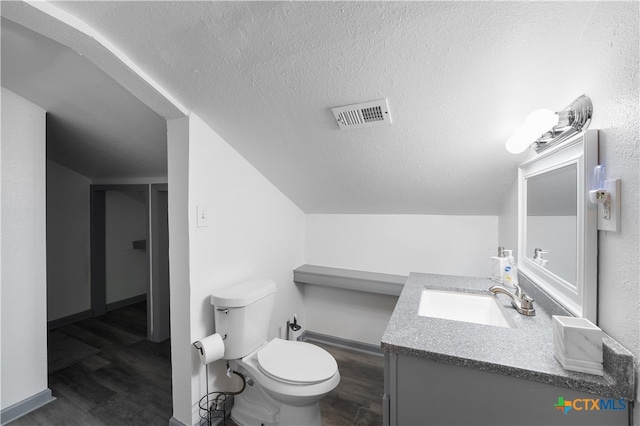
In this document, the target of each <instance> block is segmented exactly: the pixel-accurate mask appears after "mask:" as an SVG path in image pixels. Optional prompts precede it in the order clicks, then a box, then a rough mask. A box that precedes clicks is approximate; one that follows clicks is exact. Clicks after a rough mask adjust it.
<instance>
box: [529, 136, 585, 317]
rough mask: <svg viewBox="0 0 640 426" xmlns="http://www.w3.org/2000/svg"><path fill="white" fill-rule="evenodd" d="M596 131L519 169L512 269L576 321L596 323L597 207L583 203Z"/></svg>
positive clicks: (565, 144)
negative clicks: (515, 265) (515, 261)
mask: <svg viewBox="0 0 640 426" xmlns="http://www.w3.org/2000/svg"><path fill="white" fill-rule="evenodd" d="M597 163H598V131H597V130H587V131H584V132H581V133H579V134H577V135H575V136H574V137H572V138H571V139H569V140H567V141H566V142H564V143H562V144H561V145H558V146H556V147H554V148H551V149H549V150H548V151H543V152H542V153H541V154H540V155H538V156H536V157H535V158H533V159H531V160H528V161H526V162H524V163H522V164H521V165H520V168H519V172H518V267H519V270H520V272H521V273H522V274H523V275H524V276H525V277H527V278H528V279H530V280H531V281H532V282H533V283H535V284H536V285H537V286H538V287H540V288H541V289H542V290H543V291H544V292H545V293H547V294H548V295H549V296H551V297H552V298H553V299H554V300H556V301H557V302H558V303H559V304H561V305H562V306H563V307H565V309H567V310H568V311H569V312H571V313H572V314H573V315H575V316H576V317H582V318H587V319H589V320H590V321H591V322H593V323H594V324H595V323H597V298H598V286H597V279H598V277H597V253H598V248H597V245H598V230H597V225H598V224H597V205H595V204H593V203H591V202H590V201H589V195H588V193H589V190H590V189H591V186H592V180H593V170H594V167H595V166H596V165H597Z"/></svg>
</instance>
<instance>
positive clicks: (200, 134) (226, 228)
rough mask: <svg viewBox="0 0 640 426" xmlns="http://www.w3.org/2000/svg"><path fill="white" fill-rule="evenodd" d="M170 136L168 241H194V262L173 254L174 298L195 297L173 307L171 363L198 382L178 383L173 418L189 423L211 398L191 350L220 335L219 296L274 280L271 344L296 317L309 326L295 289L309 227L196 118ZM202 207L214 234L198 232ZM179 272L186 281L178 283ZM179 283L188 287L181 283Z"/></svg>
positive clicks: (221, 380) (190, 245)
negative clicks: (215, 298)
mask: <svg viewBox="0 0 640 426" xmlns="http://www.w3.org/2000/svg"><path fill="white" fill-rule="evenodd" d="M168 129H169V197H170V198H169V221H170V236H169V238H170V241H171V245H173V244H174V242H175V241H174V239H173V238H174V232H175V230H174V229H172V228H173V227H174V225H176V226H177V229H181V230H185V229H186V230H187V231H188V240H186V238H185V237H184V236H183V237H181V240H180V241H179V242H178V244H179V245H180V247H181V248H182V249H184V248H187V250H188V253H189V257H188V259H185V258H184V256H182V255H180V256H178V257H174V256H172V255H173V254H175V251H174V248H170V257H171V259H170V270H171V297H172V299H173V297H174V295H175V291H174V289H177V288H180V289H181V291H187V292H188V294H189V302H188V306H187V303H185V302H186V301H185V300H182V299H181V300H180V302H179V303H173V300H172V305H171V309H172V312H171V318H172V346H174V345H179V347H176V348H175V349H173V348H172V350H173V352H172V364H173V366H174V369H179V370H181V371H186V370H188V373H187V374H188V375H189V377H191V378H192V380H191V382H190V383H188V384H187V383H184V382H179V383H176V382H175V381H174V383H173V390H174V392H173V395H174V417H175V418H176V419H177V420H179V421H182V422H183V423H186V424H190V422H192V421H193V422H196V421H197V420H198V419H199V418H198V406H197V402H198V399H199V398H200V397H201V396H202V395H204V393H205V387H204V381H203V380H202V379H203V376H204V368H203V367H202V366H201V365H200V362H199V359H198V357H197V354H196V350H195V349H194V348H193V347H191V345H190V343H191V342H193V341H196V340H199V339H201V338H203V337H205V336H208V335H210V334H212V333H213V332H214V324H213V307H212V306H211V304H210V295H211V293H212V292H213V291H215V290H216V289H220V288H224V287H227V286H229V285H232V284H234V283H237V282H240V281H243V280H246V279H250V278H254V277H266V278H270V279H273V280H274V281H275V282H276V283H277V286H278V292H277V294H276V304H275V307H274V314H273V317H272V321H271V328H270V334H271V337H275V336H276V335H277V334H278V332H279V327H280V326H281V325H282V324H284V323H285V321H286V319H287V318H290V317H291V316H292V315H293V313H294V312H297V313H298V315H299V316H300V317H301V319H302V321H304V318H305V316H304V306H303V299H302V292H301V291H300V290H299V289H298V288H297V286H296V285H295V284H294V283H293V273H292V271H293V269H295V268H296V267H298V266H300V265H301V264H302V263H304V232H305V230H304V226H305V222H304V214H303V212H302V211H301V210H300V209H299V208H298V207H296V206H295V205H294V204H293V203H292V202H291V201H290V200H289V199H287V198H286V197H285V196H284V195H283V194H282V193H281V192H280V191H279V190H278V189H276V188H275V187H274V186H273V185H272V184H271V183H270V182H269V181H267V180H266V179H265V178H264V177H263V176H262V175H261V174H260V173H259V172H258V171H257V170H256V169H255V168H254V167H253V166H251V165H250V164H249V163H248V162H247V161H246V160H245V159H244V158H242V157H241V156H240V155H239V154H238V153H237V152H236V151H234V150H233V149H232V148H231V147H230V146H229V145H228V144H227V143H226V142H225V141H224V140H223V139H222V138H220V136H218V135H217V134H216V133H215V132H214V131H213V130H211V129H210V128H209V127H208V126H207V125H206V124H205V123H204V122H202V120H200V119H199V118H198V117H197V116H195V115H191V116H190V117H187V118H183V119H177V120H172V121H170V122H169V123H168ZM186 153H188V155H186ZM187 170H188V171H187ZM174 177H175V178H176V181H174ZM178 185H180V186H178ZM176 191H182V192H183V193H187V192H188V199H186V200H185V199H184V195H178V197H180V200H181V201H187V202H188V211H186V212H185V211H184V210H182V208H183V207H181V206H180V205H178V204H177V202H178V199H177V197H176ZM174 197H176V198H174ZM199 205H203V206H207V208H208V211H209V226H208V227H205V228H198V227H197V226H196V208H197V206H199ZM176 210H177V211H176ZM174 211H175V213H174ZM185 240H186V241H185ZM176 249H178V248H177V247H176ZM185 261H187V262H188V268H187V267H186V265H185V264H184V262H185ZM176 262H179V263H180V264H178V265H176ZM176 267H177V268H179V272H180V274H179V276H178V274H176V276H175V277H174V269H175V268H176ZM176 279H180V280H182V281H181V282H179V283H175V282H174V281H175V280H176ZM184 279H187V280H188V282H185V281H184ZM180 297H182V296H180ZM174 305H175V307H176V308H175V309H174ZM176 309H179V310H180V311H176ZM185 309H188V311H186V312H185ZM180 315H189V320H188V321H185V320H184V319H179V320H178V321H179V322H180V329H176V328H174V324H173V322H174V318H176V316H180ZM187 322H188V323H187ZM185 335H186V336H188V337H187V338H185ZM212 367H213V368H212ZM210 370H213V371H212V376H213V381H212V383H213V389H215V388H225V389H227V390H228V389H229V387H230V386H232V385H234V384H233V383H231V381H230V380H228V379H227V378H226V375H225V374H224V365H223V363H222V362H218V363H215V364H213V365H210ZM174 377H175V372H174ZM236 385H237V384H236ZM177 394H179V396H177ZM185 394H186V395H189V398H190V399H189V401H188V405H187V401H186V399H187V398H184V395H185Z"/></svg>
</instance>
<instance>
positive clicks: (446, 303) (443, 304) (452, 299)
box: [418, 289, 515, 328]
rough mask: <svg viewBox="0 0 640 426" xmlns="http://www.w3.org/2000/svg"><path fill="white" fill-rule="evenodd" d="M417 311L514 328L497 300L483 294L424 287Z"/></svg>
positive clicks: (420, 313) (439, 316)
mask: <svg viewBox="0 0 640 426" xmlns="http://www.w3.org/2000/svg"><path fill="white" fill-rule="evenodd" d="M418 315H420V316H423V317H433V318H441V319H446V320H453V321H464V322H472V323H476V324H484V325H493V326H497V327H506V328H515V324H514V323H513V320H512V319H511V318H510V317H509V316H508V315H507V312H506V311H505V309H504V306H502V305H501V304H500V301H499V300H498V299H497V298H496V297H495V296H492V295H486V294H473V293H462V292H456V291H444V290H430V289H425V290H422V296H421V297H420V307H419V308H418Z"/></svg>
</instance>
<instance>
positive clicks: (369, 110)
mask: <svg viewBox="0 0 640 426" xmlns="http://www.w3.org/2000/svg"><path fill="white" fill-rule="evenodd" d="M331 111H333V115H334V116H335V118H336V121H337V122H338V126H339V127H340V128H341V129H355V128H358V127H371V126H377V125H380V124H391V114H390V113H389V105H388V104H387V100H386V99H378V100H377V101H370V102H362V103H359V104H353V105H345V106H340V107H335V108H331Z"/></svg>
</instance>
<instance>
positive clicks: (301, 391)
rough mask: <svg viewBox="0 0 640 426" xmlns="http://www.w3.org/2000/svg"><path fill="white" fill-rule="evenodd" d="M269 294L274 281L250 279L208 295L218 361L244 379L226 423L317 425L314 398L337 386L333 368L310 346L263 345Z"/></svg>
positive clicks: (328, 356)
mask: <svg viewBox="0 0 640 426" xmlns="http://www.w3.org/2000/svg"><path fill="white" fill-rule="evenodd" d="M275 293H276V284H275V282H273V281H271V280H268V279H256V280H252V281H247V282H243V283H241V284H237V285H234V286H231V287H227V288H224V289H222V290H220V291H216V292H215V294H212V295H211V304H212V305H213V306H214V308H215V329H216V333H218V334H220V335H221V336H223V338H224V347H225V351H224V359H226V360H229V364H230V366H231V368H233V369H234V370H235V371H237V372H238V373H240V374H242V375H243V376H244V377H245V380H246V387H245V389H244V391H243V392H242V393H240V394H239V395H236V396H235V397H234V404H233V409H232V410H231V418H232V419H233V421H235V422H236V423H238V424H239V425H243V426H244V425H265V426H271V425H295V426H302V425H304V426H306V425H322V418H321V416H320V399H321V398H322V397H323V396H324V395H326V394H327V393H329V392H331V391H332V390H333V389H334V388H335V387H336V386H338V383H340V372H339V371H338V364H337V363H336V360H335V359H334V358H333V356H331V354H330V353H329V352H327V351H325V350H324V349H322V348H320V347H318V346H315V345H312V344H310V343H305V342H297V341H289V340H283V339H279V338H274V339H272V340H268V333H269V323H270V321H271V313H272V310H273V302H274V299H275Z"/></svg>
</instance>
